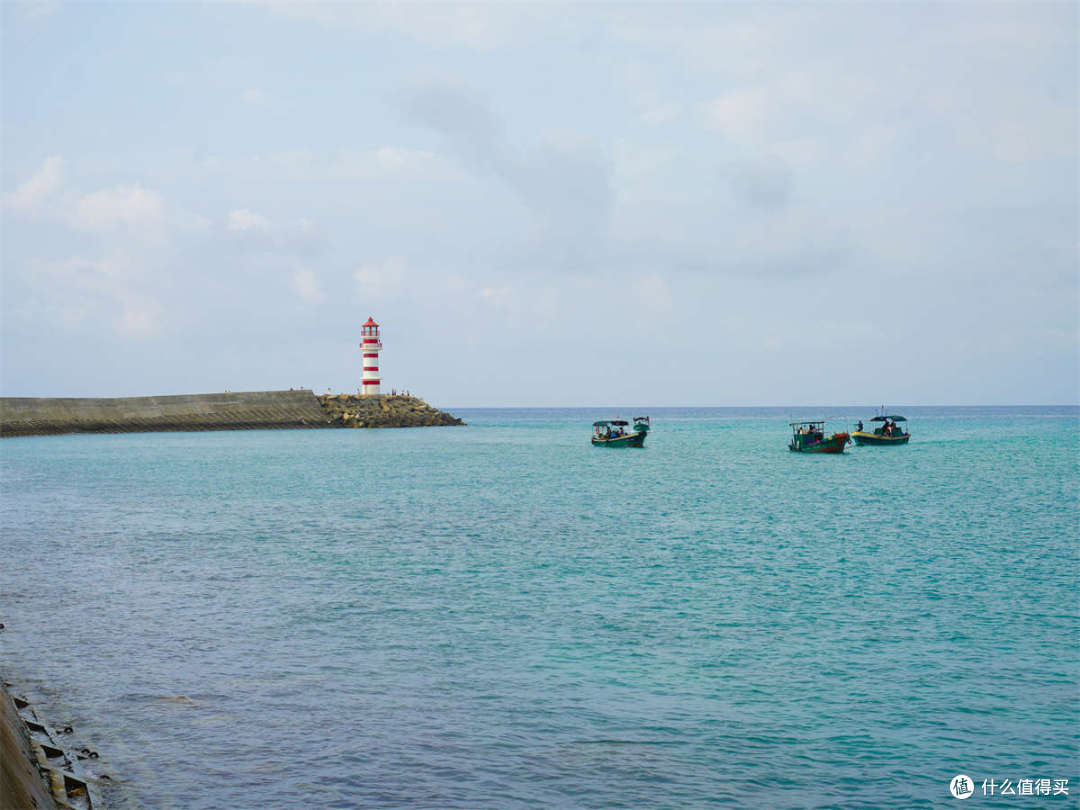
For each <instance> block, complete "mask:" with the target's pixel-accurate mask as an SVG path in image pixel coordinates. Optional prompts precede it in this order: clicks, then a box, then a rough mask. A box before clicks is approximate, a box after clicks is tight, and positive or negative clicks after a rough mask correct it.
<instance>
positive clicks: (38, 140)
mask: <svg viewBox="0 0 1080 810" xmlns="http://www.w3.org/2000/svg"><path fill="white" fill-rule="evenodd" d="M2 14H3V18H2V22H3V39H2V49H3V57H2V58H3V65H2V67H3V116H2V119H3V120H2V126H3V129H2V141H0V147H2V173H0V190H2V192H3V234H2V237H3V245H2V259H3V286H2V316H3V324H2V340H3V345H2V360H3V372H2V392H3V393H4V394H7V395H57V396H59V395H75V394H86V395H103V396H109V395H133V394H166V393H188V392H204V391H218V390H223V389H225V388H229V389H232V390H255V389H270V388H289V387H295V386H301V385H303V386H306V387H309V388H315V389H316V390H325V389H326V388H328V387H332V388H334V389H335V390H345V391H353V390H355V389H356V388H357V387H358V386H359V383H360V378H361V360H360V356H359V350H358V349H357V345H356V344H357V343H358V341H359V340H360V324H361V323H362V322H363V321H364V320H365V319H366V318H367V317H368V315H374V317H375V319H376V320H378V321H379V322H380V323H381V324H382V325H383V337H384V343H385V346H386V348H385V351H384V352H383V356H382V367H383V383H384V386H385V387H386V388H390V387H397V388H410V389H412V390H413V391H414V392H417V393H419V394H421V395H423V396H425V397H426V398H428V399H429V400H430V401H432V402H433V403H435V404H439V405H443V406H448V407H453V406H470V405H575V404H581V405H634V404H636V405H643V406H646V405H678V404H688V405H689V404H694V405H743V404H772V405H789V404H798V403H837V404H842V403H865V404H867V405H868V406H869V405H873V404H880V403H881V402H888V403H895V404H967V403H990V404H1007V403H1035V404H1038V403H1056V404H1064V403H1076V402H1077V401H1078V375H1080V357H1078V341H1080V335H1078V319H1080V290H1078V275H1080V270H1078V227H1080V226H1078V217H1080V211H1078V188H1080V174H1078V124H1077V122H1078V90H1077V83H1078V57H1077V54H1078V33H1077V32H1078V19H1077V5H1076V4H1075V3H1058V4H1049V3H1048V4H1039V3H1031V2H1026V3H1022V4H1016V5H1010V4H1005V3H978V2H966V3H950V4H919V3H890V4H862V3H861V4H846V3H836V2H829V3H784V4H754V5H751V4H721V3H714V4H694V5H662V4H633V5H629V4H613V3H609V4H602V5H601V4H589V5H556V4H535V5H533V4H524V5H517V4H515V5H506V4H500V5H482V4H473V5H458V4H449V3H440V4H423V5H420V4H379V5H362V4H317V3H303V4H287V3H276V2H248V3H236V4H217V3H215V4H206V5H201V4H200V5H196V4H189V3H147V4H127V3H125V4H120V3H116V4H108V3H77V4H70V5H66V4H59V3H50V2H39V3H12V2H4V3H3V4H2Z"/></svg>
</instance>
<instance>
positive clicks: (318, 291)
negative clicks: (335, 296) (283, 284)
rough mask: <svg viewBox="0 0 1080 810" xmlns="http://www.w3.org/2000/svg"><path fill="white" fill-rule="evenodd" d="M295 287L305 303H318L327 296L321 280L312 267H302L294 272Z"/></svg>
mask: <svg viewBox="0 0 1080 810" xmlns="http://www.w3.org/2000/svg"><path fill="white" fill-rule="evenodd" d="M293 287H294V288H295V289H296V293H297V295H299V296H300V298H301V299H302V300H303V301H304V302H305V303H308V304H317V303H319V302H320V301H322V300H323V299H325V298H326V293H324V292H323V291H322V288H321V287H320V286H319V280H318V279H317V278H316V277H315V272H314V271H313V270H311V268H308V267H301V268H300V269H299V270H297V271H296V273H295V274H293Z"/></svg>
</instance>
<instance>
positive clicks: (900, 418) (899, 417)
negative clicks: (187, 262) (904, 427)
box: [870, 416, 907, 422]
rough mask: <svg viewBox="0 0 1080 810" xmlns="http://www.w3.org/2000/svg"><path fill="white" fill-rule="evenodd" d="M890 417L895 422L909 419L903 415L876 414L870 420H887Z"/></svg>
mask: <svg viewBox="0 0 1080 810" xmlns="http://www.w3.org/2000/svg"><path fill="white" fill-rule="evenodd" d="M890 419H892V420H893V421H894V422H906V421H907V419H905V418H904V417H902V416H875V417H874V418H873V419H871V420H870V421H871V422H887V421H889V420H890Z"/></svg>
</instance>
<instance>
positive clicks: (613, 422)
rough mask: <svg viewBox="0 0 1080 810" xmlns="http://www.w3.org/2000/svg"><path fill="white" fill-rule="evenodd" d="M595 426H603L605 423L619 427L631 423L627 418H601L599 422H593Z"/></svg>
mask: <svg viewBox="0 0 1080 810" xmlns="http://www.w3.org/2000/svg"><path fill="white" fill-rule="evenodd" d="M592 424H593V427H603V426H604V425H617V426H618V427H625V426H626V425H629V424H630V423H629V422H627V421H626V420H625V419H601V420H600V421H599V422H593V423H592Z"/></svg>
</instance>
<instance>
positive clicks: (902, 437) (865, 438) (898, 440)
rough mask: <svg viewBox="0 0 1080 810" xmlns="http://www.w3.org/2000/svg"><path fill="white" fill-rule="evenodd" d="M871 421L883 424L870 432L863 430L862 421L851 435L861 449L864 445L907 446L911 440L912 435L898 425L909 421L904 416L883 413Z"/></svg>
mask: <svg viewBox="0 0 1080 810" xmlns="http://www.w3.org/2000/svg"><path fill="white" fill-rule="evenodd" d="M870 421H871V422H881V423H882V424H880V425H878V426H877V427H876V428H874V429H873V430H872V431H870V430H863V423H862V421H860V422H859V423H858V424H857V425H855V432H854V433H852V434H851V438H852V439H854V440H855V444H857V445H859V446H860V447H862V446H863V445H864V444H882V445H889V444H907V443H908V439H910V438H911V434H910V433H908V432H907V430H905V429H904V428H903V427H901V426H900V425H898V424H897V422H906V421H907V419H905V418H904V417H903V416H900V415H898V414H884V413H883V414H880V415H878V416H875V417H874V418H873V419H871V420H870Z"/></svg>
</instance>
